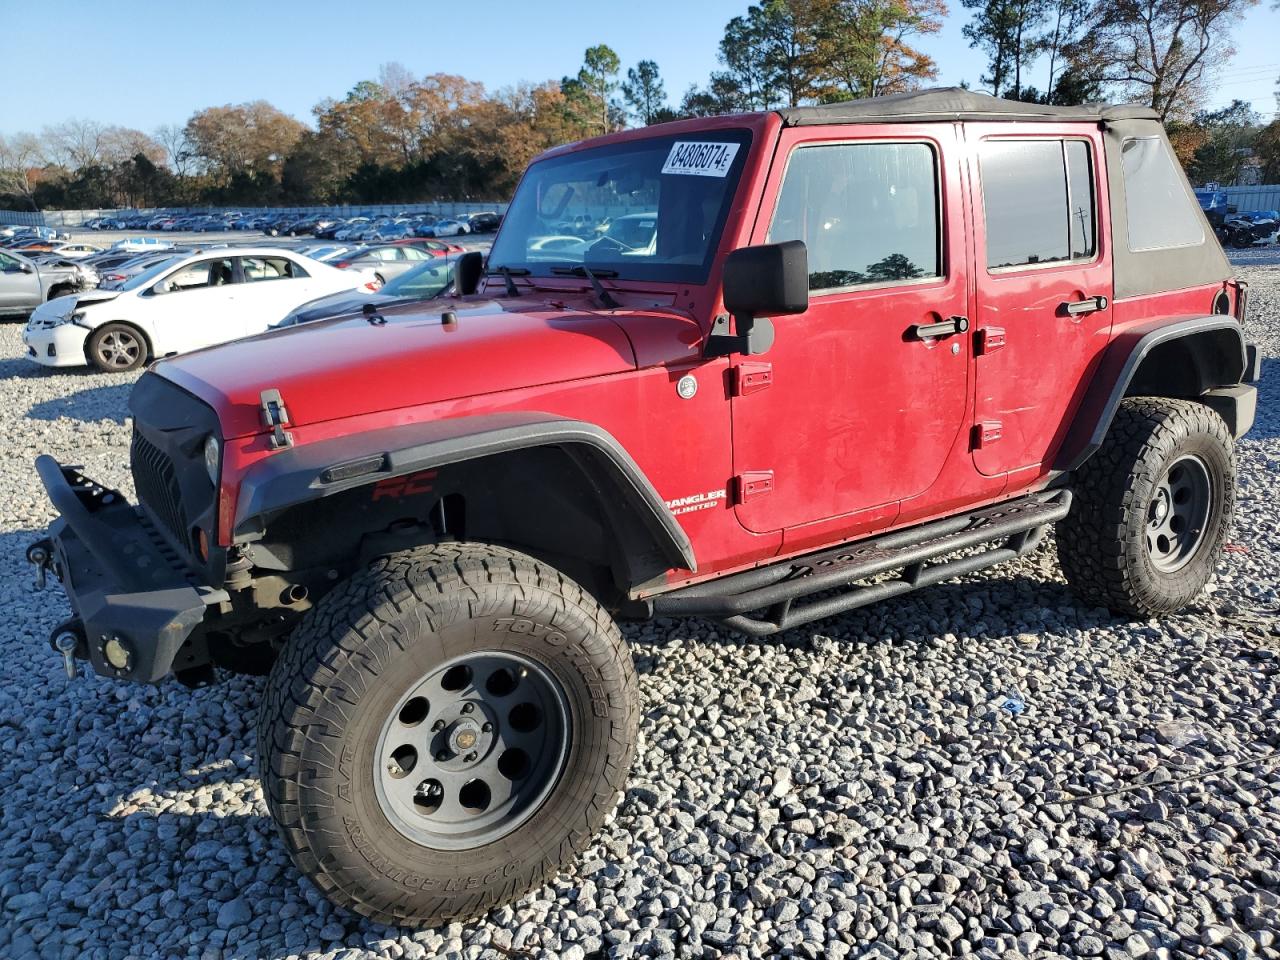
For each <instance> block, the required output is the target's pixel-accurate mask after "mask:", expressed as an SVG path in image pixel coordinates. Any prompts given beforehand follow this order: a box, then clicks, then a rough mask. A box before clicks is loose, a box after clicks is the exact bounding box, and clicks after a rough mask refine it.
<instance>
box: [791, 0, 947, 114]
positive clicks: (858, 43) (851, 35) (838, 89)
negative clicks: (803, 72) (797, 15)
mask: <svg viewBox="0 0 1280 960" xmlns="http://www.w3.org/2000/svg"><path fill="white" fill-rule="evenodd" d="M808 12H809V15H810V34H811V37H812V42H813V47H814V49H813V55H812V58H811V60H812V63H813V64H814V70H815V74H816V82H817V83H818V84H819V85H821V87H822V94H821V96H822V99H824V100H844V99H849V98H858V97H876V96H881V95H883V94H887V93H900V92H902V91H904V90H911V89H913V88H915V87H917V86H919V84H920V83H921V82H922V81H926V80H932V79H934V78H935V77H936V76H937V74H938V69H937V65H936V64H935V63H934V61H933V58H932V57H929V56H927V55H926V54H924V53H922V52H921V51H919V50H917V49H916V48H915V47H913V46H911V45H910V43H909V42H908V41H909V39H910V38H912V37H915V36H922V35H928V34H933V33H937V32H938V31H939V30H940V29H942V19H943V18H944V17H945V16H946V14H947V6H946V4H945V2H943V0H819V2H814V3H811V4H810V5H809V10H808Z"/></svg>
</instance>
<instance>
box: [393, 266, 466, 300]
mask: <svg viewBox="0 0 1280 960" xmlns="http://www.w3.org/2000/svg"><path fill="white" fill-rule="evenodd" d="M450 275H451V268H450V265H449V264H448V263H446V262H445V261H443V260H433V261H431V262H429V263H424V264H422V265H421V266H419V267H414V268H413V269H412V270H409V271H408V272H406V273H402V274H400V276H398V277H396V278H395V279H394V280H392V281H391V282H390V283H388V284H387V285H386V286H385V287H383V288H382V292H383V293H389V294H391V295H392V296H395V297H421V298H422V299H426V298H428V297H434V296H438V295H439V294H440V293H441V292H443V290H444V288H445V287H447V286H448V285H449V278H450Z"/></svg>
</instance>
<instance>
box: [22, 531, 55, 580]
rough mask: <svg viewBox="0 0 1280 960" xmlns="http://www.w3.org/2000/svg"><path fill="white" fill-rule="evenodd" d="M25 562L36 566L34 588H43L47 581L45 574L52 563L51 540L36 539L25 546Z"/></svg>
mask: <svg viewBox="0 0 1280 960" xmlns="http://www.w3.org/2000/svg"><path fill="white" fill-rule="evenodd" d="M27 562H28V563H30V564H31V565H33V566H34V567H35V568H36V589H37V590H43V589H44V587H45V583H46V582H47V576H46V574H47V573H48V571H49V568H50V567H51V566H52V565H53V542H52V541H51V540H47V539H46V540H37V541H36V542H35V543H33V544H32V545H31V546H29V547H27Z"/></svg>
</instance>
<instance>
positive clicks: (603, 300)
mask: <svg viewBox="0 0 1280 960" xmlns="http://www.w3.org/2000/svg"><path fill="white" fill-rule="evenodd" d="M551 272H552V273H554V274H556V275H557V276H561V277H586V278H587V279H588V280H590V281H591V289H592V290H594V291H595V292H596V299H597V300H599V301H600V305H601V306H602V307H604V308H605V309H606V310H617V309H618V308H619V307H620V306H622V304H620V303H619V302H618V301H617V300H615V299H614V298H613V295H612V294H611V293H609V291H608V290H606V289H605V288H604V286H603V285H602V284H601V283H600V277H616V276H617V275H618V271H617V270H597V271H595V272H594V273H593V272H592V271H591V270H589V269H587V267H586V266H585V265H584V264H581V263H580V264H578V265H577V266H576V267H552V268H551Z"/></svg>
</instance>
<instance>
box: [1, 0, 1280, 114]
mask: <svg viewBox="0 0 1280 960" xmlns="http://www.w3.org/2000/svg"><path fill="white" fill-rule="evenodd" d="M19 3H20V0H0V9H3V8H5V7H7V8H8V9H9V11H10V12H11V13H12V12H14V11H16V10H17V9H18V6H19ZM951 6H952V12H951V16H950V17H949V19H948V21H947V23H946V26H945V27H944V29H943V31H942V33H941V34H938V35H935V36H933V37H927V38H923V39H921V40H920V46H921V47H922V48H923V49H924V50H926V51H927V52H929V53H930V54H931V55H933V56H934V58H935V59H936V60H937V61H938V65H939V67H940V75H939V78H938V79H939V83H940V84H943V85H950V84H955V83H959V82H960V81H961V80H968V81H969V82H970V83H972V84H973V85H975V86H976V85H977V80H978V76H979V75H980V74H981V73H982V64H981V61H980V57H979V55H978V54H977V53H976V52H975V51H973V50H970V49H969V47H968V45H967V43H966V42H965V40H964V38H963V36H962V35H961V33H960V30H961V27H962V26H963V25H964V23H965V22H966V20H967V19H968V11H966V10H964V9H963V8H962V7H961V6H960V3H959V0H953V2H952V4H951ZM23 7H24V9H25V4H24V5H23ZM746 7H747V0H640V2H635V0H629V2H620V0H595V2H591V0H587V2H581V0H579V2H570V0H536V2H534V3H529V2H528V0H523V2H521V0H483V2H471V3H456V2H441V0H434V2H420V0H380V2H377V3H369V4H362V3H352V2H350V0H342V2H336V0H310V2H305V3H304V2H298V0H293V2H279V0H277V2H274V3H263V2H261V0H257V2H251V0H220V2H218V3H215V4H174V3H165V4H160V3H155V2H151V3H137V2H133V3H127V4H125V3H118V2H93V3H89V2H69V0H42V2H41V3H40V4H39V5H38V8H36V7H33V8H31V9H32V10H35V9H38V11H39V15H38V16H36V15H32V16H30V17H28V16H25V15H22V16H18V17H16V18H15V17H6V18H5V20H6V22H7V26H8V27H9V30H11V31H13V32H12V33H10V34H9V36H8V38H7V39H8V40H9V42H7V43H5V44H4V46H5V75H6V76H7V77H9V78H10V79H11V80H12V79H13V78H18V77H21V78H24V80H23V81H22V82H21V83H20V84H19V86H18V87H16V88H13V89H14V90H18V91H21V92H20V93H16V94H15V95H13V96H9V97H4V98H2V99H0V133H13V132H16V131H18V130H33V131H36V130H39V129H40V128H41V127H43V126H45V125H47V124H51V123H56V122H57V121H59V120H63V119H66V118H68V117H72V116H76V117H85V118H91V119H95V120H98V121H100V122H103V123H112V124H121V125H124V126H130V127H137V128H139V129H142V130H146V131H151V130H154V129H155V127H157V126H158V125H160V124H162V123H183V122H185V120H186V119H187V117H188V116H190V115H191V113H192V112H193V111H194V110H197V109H199V108H201V107H205V106H211V105H214V104H223V103H239V102H242V101H245V100H252V99H256V98H259V97H261V98H265V99H267V100H270V101H271V102H272V103H274V104H275V105H276V106H278V107H280V108H281V109H283V110H286V111H287V112H289V113H292V114H294V115H295V116H297V117H298V118H299V119H301V120H304V121H309V120H310V117H311V113H310V110H311V107H312V106H313V105H314V104H315V103H316V102H317V101H319V100H320V99H322V98H323V97H326V96H332V97H341V96H342V95H343V94H344V93H345V92H346V91H347V90H348V89H349V88H350V87H351V86H352V85H353V84H355V83H356V82H357V81H359V80H362V79H366V78H371V77H375V76H376V75H377V71H378V65H379V64H381V63H384V62H387V61H399V62H401V63H403V64H404V65H405V66H406V67H408V68H409V69H410V70H411V71H412V72H413V73H415V74H419V75H420V74H424V73H435V72H445V73H459V74H462V75H464V76H466V77H468V78H469V79H473V80H479V81H481V82H483V83H484V84H485V85H486V86H487V87H489V88H491V89H492V88H497V87H501V86H505V85H507V84H511V83H515V82H518V81H520V80H530V81H540V80H546V79H552V78H555V79H559V78H560V77H561V76H563V75H565V74H567V73H572V72H575V71H576V70H577V68H578V65H579V64H580V63H581V60H582V52H583V50H584V49H586V47H588V46H590V45H592V44H595V43H601V42H603V43H607V44H609V45H610V46H611V47H613V48H614V49H615V50H616V51H617V52H618V54H619V56H620V57H621V58H622V62H623V64H624V68H625V67H626V66H629V65H632V64H634V63H635V62H636V61H637V60H641V59H646V58H647V59H653V60H656V61H657V62H658V64H659V66H660V67H661V71H662V75H663V77H664V78H665V82H666V88H667V92H668V94H669V95H671V97H672V99H678V98H679V96H680V94H681V93H682V92H683V91H684V90H685V88H686V87H688V86H689V84H690V83H703V82H705V80H706V77H707V75H708V74H709V73H710V72H711V70H713V69H715V68H716V59H715V57H716V46H717V44H718V42H719V39H720V36H721V34H722V32H723V28H724V24H725V22H726V21H727V20H729V18H731V17H733V16H736V15H737V14H739V13H742V12H743V11H744V10H745V9H746ZM50 24H65V25H66V26H67V29H49V25H50ZM1278 37H1280V12H1278V11H1276V10H1275V9H1273V7H1272V4H1271V3H1270V2H1268V0H1264V2H1263V3H1262V4H1261V5H1259V6H1258V7H1255V8H1254V9H1253V11H1252V12H1251V13H1250V14H1249V16H1248V17H1247V18H1246V20H1245V22H1244V24H1243V25H1242V26H1241V28H1240V29H1238V30H1237V31H1236V32H1235V41H1236V50H1237V53H1236V56H1235V58H1234V59H1233V60H1232V61H1231V63H1230V64H1229V65H1228V66H1227V68H1226V70H1225V71H1224V72H1223V74H1222V77H1221V80H1220V83H1219V85H1218V86H1217V88H1216V89H1215V91H1214V94H1213V96H1212V99H1211V105H1213V106H1219V105H1225V104H1227V103H1230V101H1231V99H1232V98H1233V97H1240V98H1242V99H1251V100H1252V101H1253V105H1254V108H1255V109H1257V110H1259V112H1262V113H1263V114H1264V115H1266V116H1267V117H1268V118H1270V117H1271V116H1273V115H1274V113H1275V109H1276V103H1275V97H1274V90H1275V81H1276V77H1277V76H1278V75H1280V46H1277V44H1276V39H1277V38H1278ZM1043 73H1044V67H1043V66H1041V67H1040V68H1037V69H1036V70H1035V71H1033V74H1032V78H1031V82H1033V83H1036V84H1037V85H1038V86H1043V85H1044V77H1043V76H1042V74H1043Z"/></svg>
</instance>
